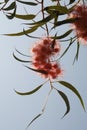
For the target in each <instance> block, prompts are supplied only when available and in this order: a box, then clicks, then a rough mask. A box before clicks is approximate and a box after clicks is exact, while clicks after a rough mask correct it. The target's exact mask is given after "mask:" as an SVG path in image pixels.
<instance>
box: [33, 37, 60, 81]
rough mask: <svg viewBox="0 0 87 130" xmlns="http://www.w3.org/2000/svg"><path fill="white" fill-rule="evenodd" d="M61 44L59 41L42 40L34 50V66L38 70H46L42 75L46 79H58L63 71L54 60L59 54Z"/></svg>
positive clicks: (48, 38) (47, 38)
mask: <svg viewBox="0 0 87 130" xmlns="http://www.w3.org/2000/svg"><path fill="white" fill-rule="evenodd" d="M59 52H60V44H59V42H58V41H56V40H53V39H51V38H50V37H46V38H43V39H40V40H39V41H38V42H37V43H36V44H35V45H34V47H33V48H32V54H33V56H32V64H33V67H34V68H35V69H37V70H44V71H45V72H47V73H41V75H42V76H43V77H44V78H51V79H55V78H57V77H58V76H59V75H60V74H61V72H62V70H61V68H60V65H59V63H57V62H54V61H53V58H54V57H55V56H56V55H57V54H59Z"/></svg>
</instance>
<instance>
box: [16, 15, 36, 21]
mask: <svg viewBox="0 0 87 130" xmlns="http://www.w3.org/2000/svg"><path fill="white" fill-rule="evenodd" d="M15 17H16V18H19V19H23V20H31V19H34V18H35V15H33V14H29V15H20V14H15Z"/></svg>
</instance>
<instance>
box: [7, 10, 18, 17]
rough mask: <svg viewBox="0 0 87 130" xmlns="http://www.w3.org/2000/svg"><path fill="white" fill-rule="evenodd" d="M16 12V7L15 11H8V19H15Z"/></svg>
mask: <svg viewBox="0 0 87 130" xmlns="http://www.w3.org/2000/svg"><path fill="white" fill-rule="evenodd" d="M15 13H16V8H15V9H14V12H13V13H7V14H6V16H7V18H8V19H13V18H14V16H15Z"/></svg>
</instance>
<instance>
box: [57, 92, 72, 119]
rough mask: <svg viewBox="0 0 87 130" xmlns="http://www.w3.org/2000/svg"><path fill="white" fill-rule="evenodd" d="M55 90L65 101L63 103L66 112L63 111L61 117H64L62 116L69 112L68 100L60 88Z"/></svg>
mask: <svg viewBox="0 0 87 130" xmlns="http://www.w3.org/2000/svg"><path fill="white" fill-rule="evenodd" d="M57 92H58V93H59V94H60V96H61V97H62V99H63V100H64V102H65V104H66V107H67V109H66V112H65V114H64V115H63V117H64V116H66V115H67V114H68V113H69V111H70V104H69V100H68V98H67V96H66V95H65V93H63V92H62V91H60V90H57Z"/></svg>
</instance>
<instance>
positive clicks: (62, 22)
mask: <svg viewBox="0 0 87 130" xmlns="http://www.w3.org/2000/svg"><path fill="white" fill-rule="evenodd" d="M76 20H77V18H69V19H65V20H62V21H58V22H56V23H55V25H54V27H56V26H60V25H63V24H68V23H74V22H75V21H76Z"/></svg>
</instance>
